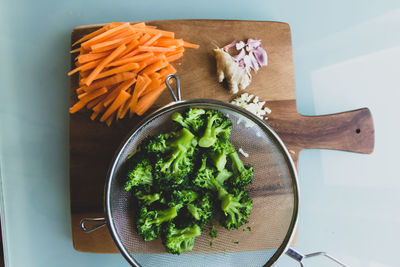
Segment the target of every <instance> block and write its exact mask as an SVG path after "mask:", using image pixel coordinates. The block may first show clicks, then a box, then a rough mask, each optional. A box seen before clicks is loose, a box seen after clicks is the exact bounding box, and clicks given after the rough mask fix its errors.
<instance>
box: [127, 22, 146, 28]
mask: <svg viewBox="0 0 400 267" xmlns="http://www.w3.org/2000/svg"><path fill="white" fill-rule="evenodd" d="M131 27H132V28H144V27H146V23H144V22H139V23H136V24H132V25H131Z"/></svg>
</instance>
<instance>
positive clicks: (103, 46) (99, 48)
mask: <svg viewBox="0 0 400 267" xmlns="http://www.w3.org/2000/svg"><path fill="white" fill-rule="evenodd" d="M139 35H140V33H137V34H133V35H132V34H129V35H127V36H126V37H123V38H119V39H115V40H111V41H105V42H103V43H100V44H94V45H92V46H91V47H90V48H91V49H92V52H94V53H99V52H103V51H108V50H111V49H115V48H117V47H118V46H119V45H121V44H127V43H129V42H131V41H133V40H136V39H137V38H138V37H139Z"/></svg>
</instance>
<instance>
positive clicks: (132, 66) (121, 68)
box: [96, 63, 139, 80]
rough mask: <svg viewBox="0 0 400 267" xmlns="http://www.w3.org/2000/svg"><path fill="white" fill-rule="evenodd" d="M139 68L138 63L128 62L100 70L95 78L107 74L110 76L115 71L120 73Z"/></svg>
mask: <svg viewBox="0 0 400 267" xmlns="http://www.w3.org/2000/svg"><path fill="white" fill-rule="evenodd" d="M137 68H139V64H138V63H128V64H125V65H122V66H119V67H116V68H112V69H109V70H106V71H103V72H100V73H99V75H97V76H96V80H98V79H101V78H104V77H107V76H111V75H114V74H117V73H121V72H126V71H132V70H134V69H137Z"/></svg>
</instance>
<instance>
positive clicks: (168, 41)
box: [156, 38, 184, 47]
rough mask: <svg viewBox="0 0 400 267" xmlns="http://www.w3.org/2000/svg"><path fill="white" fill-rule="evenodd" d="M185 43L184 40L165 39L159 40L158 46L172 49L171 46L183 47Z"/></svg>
mask: <svg viewBox="0 0 400 267" xmlns="http://www.w3.org/2000/svg"><path fill="white" fill-rule="evenodd" d="M183 44H184V41H183V39H170V38H164V39H161V38H160V39H159V40H157V42H156V45H157V46H166V47H170V46H176V47H179V46H183Z"/></svg>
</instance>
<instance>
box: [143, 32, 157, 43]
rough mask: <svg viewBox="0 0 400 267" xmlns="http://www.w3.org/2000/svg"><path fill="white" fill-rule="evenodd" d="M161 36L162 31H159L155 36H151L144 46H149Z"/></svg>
mask: <svg viewBox="0 0 400 267" xmlns="http://www.w3.org/2000/svg"><path fill="white" fill-rule="evenodd" d="M160 37H161V33H157V34H156V35H154V36H153V37H151V38H150V39H149V40H148V41H147V42H145V43H143V46H149V45H152V44H153V43H154V42H155V41H157V39H159V38H160Z"/></svg>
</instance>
